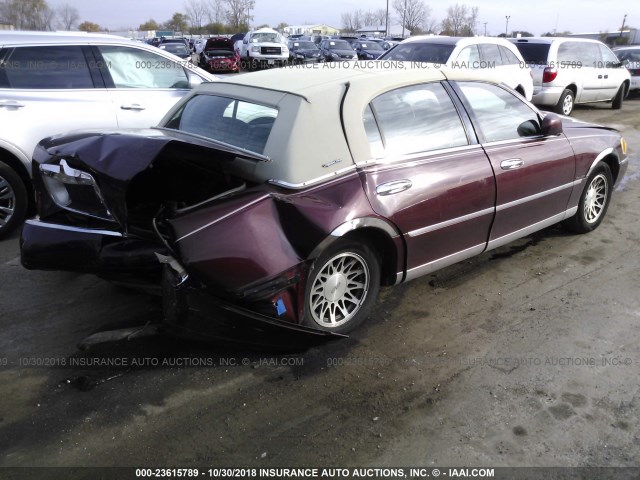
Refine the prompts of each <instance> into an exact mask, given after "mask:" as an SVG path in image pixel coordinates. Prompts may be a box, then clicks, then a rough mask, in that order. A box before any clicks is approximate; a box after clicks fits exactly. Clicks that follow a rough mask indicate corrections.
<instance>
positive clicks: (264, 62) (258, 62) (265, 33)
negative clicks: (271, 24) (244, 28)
mask: <svg viewBox="0 0 640 480" xmlns="http://www.w3.org/2000/svg"><path fill="white" fill-rule="evenodd" d="M240 57H241V59H242V62H243V64H244V65H245V67H246V68H247V69H251V70H253V69H255V68H258V67H265V66H267V67H271V66H282V65H286V64H287V62H288V61H289V48H288V47H287V44H286V42H285V40H284V38H283V37H282V35H280V34H279V33H278V32H276V31H275V30H272V29H271V28H259V29H258V30H253V31H251V32H249V33H247V34H246V35H245V36H244V39H243V40H242V47H240Z"/></svg>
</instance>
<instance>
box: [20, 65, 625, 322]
mask: <svg viewBox="0 0 640 480" xmlns="http://www.w3.org/2000/svg"><path fill="white" fill-rule="evenodd" d="M350 63H351V65H349V64H348V63H347V64H343V65H338V66H334V65H330V66H327V68H319V69H313V70H310V69H302V68H292V69H276V70H269V71H266V72H260V73H257V74H254V75H245V76H242V77H238V78H234V79H233V81H228V82H213V83H208V84H203V85H201V86H200V87H198V88H196V89H195V90H194V91H193V92H192V93H191V94H190V95H188V96H187V97H185V98H184V99H183V100H181V101H180V102H178V104H177V105H176V106H175V107H174V108H173V109H172V110H171V111H169V113H168V114H167V115H166V117H165V118H164V119H163V121H162V122H161V124H160V127H159V128H157V129H152V130H138V131H129V132H127V131H120V132H118V133H115V134H114V133H108V132H105V133H96V132H87V133H84V134H83V133H76V134H74V135H70V136H66V137H65V136H62V137H57V138H55V137H54V138H49V139H45V140H43V142H42V143H41V144H40V145H39V147H38V148H37V149H36V151H35V153H34V163H33V178H34V182H35V188H36V191H37V198H38V199H39V200H38V208H39V211H38V216H37V217H36V218H34V219H31V220H29V221H27V223H26V225H25V226H24V229H23V232H22V239H21V249H22V263H23V265H24V266H26V267H27V268H39V269H60V270H75V271H84V272H94V273H98V274H100V275H103V276H109V277H111V278H113V277H118V276H123V275H137V276H139V277H144V278H147V279H149V280H150V281H153V282H156V283H157V285H158V286H159V285H162V290H163V294H164V299H165V302H164V307H165V317H166V318H167V319H168V320H169V321H171V322H175V323H182V322H188V321H189V318H190V316H191V314H192V313H194V312H198V313H200V314H201V313H202V312H209V313H210V314H211V316H212V317H216V315H217V314H216V313H215V310H214V309H215V308H218V307H220V306H222V307H223V308H224V309H225V310H226V311H227V312H229V311H232V312H234V314H241V315H243V316H244V317H249V318H252V319H254V320H256V321H263V322H264V323H265V324H266V323H269V324H272V325H273V324H274V323H277V324H279V325H282V326H287V327H288V328H295V329H299V330H303V331H307V332H318V331H320V332H323V333H324V334H326V332H331V333H340V334H342V333H346V332H349V331H350V330H352V329H353V328H355V327H356V326H357V325H358V324H359V323H360V322H362V321H363V320H364V319H365V318H366V317H367V315H368V313H369V312H370V310H371V308H372V306H373V305H374V304H375V301H376V296H377V293H378V289H379V287H380V286H381V285H395V284H399V283H402V282H406V281H409V280H412V279H415V278H417V277H419V276H421V275H425V274H429V273H431V272H433V271H434V270H437V269H439V268H443V267H445V266H447V265H451V264H453V263H455V262H459V261H462V260H464V259H467V258H470V257H472V256H474V255H478V254H480V253H482V252H486V251H487V250H491V249H493V248H496V247H499V246H501V245H505V244H507V243H509V242H511V241H513V240H515V239H518V238H521V237H524V236H527V235H529V234H531V233H533V232H535V231H537V230H541V229H543V228H545V227H548V226H550V225H553V224H555V223H559V222H563V223H564V224H565V225H566V227H567V228H569V229H570V230H572V231H574V232H579V233H585V232H589V231H591V230H593V229H595V228H596V227H598V225H600V223H601V222H602V220H603V218H604V216H605V214H606V212H607V208H608V207H609V203H610V199H611V194H612V192H613V190H614V186H615V185H616V183H617V182H619V181H620V179H621V178H622V177H623V175H624V173H625V171H626V169H627V165H628V156H627V149H626V143H625V141H624V140H623V139H622V138H621V136H620V135H619V134H618V132H617V131H616V130H615V129H613V128H608V127H603V126H596V125H590V124H587V123H584V122H577V121H573V120H571V119H569V118H567V117H560V116H558V115H555V114H553V113H547V114H543V113H542V112H540V111H539V110H537V109H536V108H535V107H534V106H532V105H531V104H530V103H528V102H527V101H526V100H524V99H523V98H522V96H520V95H519V94H517V93H516V92H515V91H513V90H512V89H510V88H509V87H507V86H505V85H502V84H498V83H491V82H487V81H478V80H473V79H472V78H470V77H469V74H468V73H464V72H460V71H457V72H454V71H449V70H445V69H440V70H436V69H431V70H429V69H427V70H425V69H420V68H418V69H413V68H411V67H410V66H407V67H406V68H401V69H398V70H384V69H383V68H382V67H378V66H375V67H371V66H370V67H369V68H370V69H367V66H366V65H365V64H364V63H363V64H357V63H356V62H350ZM319 132H322V135H319ZM550 254H551V253H550ZM236 318H237V317H236Z"/></svg>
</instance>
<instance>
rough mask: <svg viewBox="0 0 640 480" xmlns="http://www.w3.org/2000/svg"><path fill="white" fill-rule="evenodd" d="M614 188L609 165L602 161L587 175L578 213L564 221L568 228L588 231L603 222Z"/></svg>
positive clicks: (579, 231)
mask: <svg viewBox="0 0 640 480" xmlns="http://www.w3.org/2000/svg"><path fill="white" fill-rule="evenodd" d="M612 190H613V177H612V176H611V169H610V168H609V165H607V164H606V163H604V162H600V163H598V164H597V165H596V167H595V168H594V169H593V171H592V172H591V174H589V176H588V177H587V182H586V185H585V187H584V191H583V192H582V195H580V200H579V202H578V211H577V212H576V214H575V215H574V216H573V217H571V218H568V219H567V220H565V221H564V226H565V227H566V228H567V230H569V231H571V232H574V233H588V232H591V231H593V230H595V229H596V228H598V225H600V223H602V219H603V218H604V216H605V215H606V213H607V209H608V208H609V203H610V200H611V191H612Z"/></svg>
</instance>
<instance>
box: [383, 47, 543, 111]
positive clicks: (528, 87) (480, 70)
mask: <svg viewBox="0 0 640 480" xmlns="http://www.w3.org/2000/svg"><path fill="white" fill-rule="evenodd" d="M378 60H393V61H402V62H414V63H424V64H425V68H428V65H429V64H433V65H434V66H435V67H438V66H446V67H448V68H451V69H454V70H456V69H462V70H472V71H473V73H474V76H475V77H476V78H478V79H482V78H485V76H486V78H488V79H489V78H490V79H495V78H496V77H499V78H500V79H502V82H503V83H504V84H505V85H508V86H509V87H511V88H513V89H514V90H515V91H517V92H518V93H520V95H522V96H523V97H525V98H526V99H527V100H531V96H532V94H533V79H532V78H531V72H530V70H529V68H526V66H525V62H524V59H523V58H522V55H520V53H519V52H518V49H517V48H515V47H514V46H513V44H511V43H510V42H508V41H506V40H504V39H502V38H493V37H445V36H417V37H411V38H408V39H407V40H405V41H404V42H402V43H399V44H398V45H396V46H395V47H393V48H391V49H390V50H388V51H387V52H386V53H384V54H382V55H381V56H380V58H379V59H378Z"/></svg>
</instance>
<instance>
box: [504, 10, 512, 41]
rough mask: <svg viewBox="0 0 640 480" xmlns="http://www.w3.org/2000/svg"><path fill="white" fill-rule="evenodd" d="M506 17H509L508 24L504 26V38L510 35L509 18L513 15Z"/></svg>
mask: <svg viewBox="0 0 640 480" xmlns="http://www.w3.org/2000/svg"><path fill="white" fill-rule="evenodd" d="M504 18H506V19H507V25H506V26H505V27H504V38H507V37H508V36H509V19H510V18H511V15H505V16H504Z"/></svg>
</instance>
